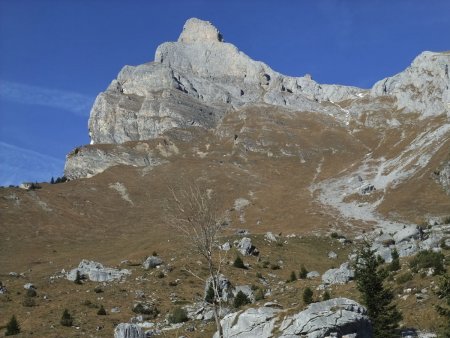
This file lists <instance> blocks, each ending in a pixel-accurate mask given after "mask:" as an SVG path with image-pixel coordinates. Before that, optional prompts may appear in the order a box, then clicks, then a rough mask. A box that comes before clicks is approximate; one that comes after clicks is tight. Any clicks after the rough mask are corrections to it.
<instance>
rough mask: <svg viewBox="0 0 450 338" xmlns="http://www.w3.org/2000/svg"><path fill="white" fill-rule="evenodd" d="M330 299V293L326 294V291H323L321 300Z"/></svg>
mask: <svg viewBox="0 0 450 338" xmlns="http://www.w3.org/2000/svg"><path fill="white" fill-rule="evenodd" d="M330 298H331V295H330V293H329V292H328V290H325V292H324V294H323V295H322V300H329V299H330Z"/></svg>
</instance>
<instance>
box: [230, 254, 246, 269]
mask: <svg viewBox="0 0 450 338" xmlns="http://www.w3.org/2000/svg"><path fill="white" fill-rule="evenodd" d="M233 266H234V267H235V268H239V269H246V268H247V267H246V266H245V265H244V261H243V260H242V258H241V256H237V257H236V259H235V260H234V263H233Z"/></svg>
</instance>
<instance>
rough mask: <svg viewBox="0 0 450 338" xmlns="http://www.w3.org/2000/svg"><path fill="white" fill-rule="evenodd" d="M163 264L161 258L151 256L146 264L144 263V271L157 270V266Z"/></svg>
mask: <svg viewBox="0 0 450 338" xmlns="http://www.w3.org/2000/svg"><path fill="white" fill-rule="evenodd" d="M162 263H163V260H162V259H161V258H160V257H158V256H149V257H147V259H146V260H145V262H144V263H142V266H143V267H144V269H146V270H148V269H153V268H156V267H157V266H159V265H161V264H162Z"/></svg>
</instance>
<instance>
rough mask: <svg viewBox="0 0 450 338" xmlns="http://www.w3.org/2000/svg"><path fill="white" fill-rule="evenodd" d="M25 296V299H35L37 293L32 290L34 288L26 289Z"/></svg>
mask: <svg viewBox="0 0 450 338" xmlns="http://www.w3.org/2000/svg"><path fill="white" fill-rule="evenodd" d="M25 296H26V297H30V298H31V297H36V296H37V292H36V289H34V288H28V289H27V292H26V294H25Z"/></svg>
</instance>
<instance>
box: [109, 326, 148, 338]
mask: <svg viewBox="0 0 450 338" xmlns="http://www.w3.org/2000/svg"><path fill="white" fill-rule="evenodd" d="M114 338H145V335H144V331H143V330H142V328H140V327H139V326H138V325H136V324H128V323H120V324H119V325H117V326H116V328H115V329H114Z"/></svg>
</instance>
